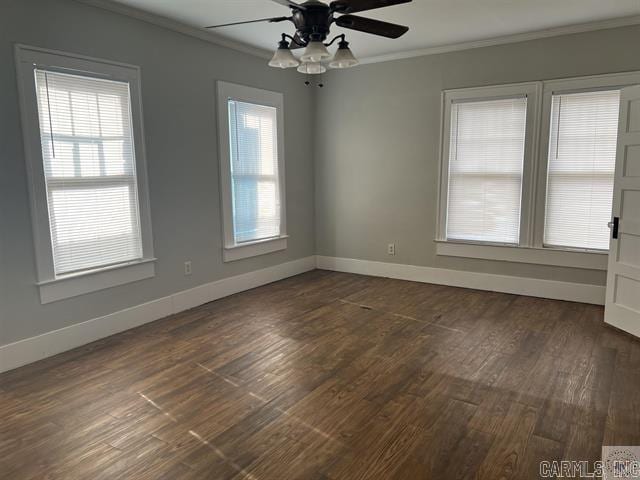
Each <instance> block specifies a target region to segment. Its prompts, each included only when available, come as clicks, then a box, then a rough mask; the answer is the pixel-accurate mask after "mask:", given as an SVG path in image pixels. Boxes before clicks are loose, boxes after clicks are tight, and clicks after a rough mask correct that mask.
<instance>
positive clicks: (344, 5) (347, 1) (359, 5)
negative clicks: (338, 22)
mask: <svg viewBox="0 0 640 480" xmlns="http://www.w3.org/2000/svg"><path fill="white" fill-rule="evenodd" d="M411 1H412V0H335V1H334V2H331V5H330V7H331V11H332V12H337V13H356V12H364V11H365V10H373V9H375V8H382V7H390V6H392V5H399V4H401V3H409V2H411Z"/></svg>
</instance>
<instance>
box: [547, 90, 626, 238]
mask: <svg viewBox="0 0 640 480" xmlns="http://www.w3.org/2000/svg"><path fill="white" fill-rule="evenodd" d="M619 104H620V91H619V90H610V91H594V92H581V93H568V94H558V95H553V98H552V104H551V130H550V138H549V161H548V167H547V202H546V215H545V220H546V222H545V230H544V243H545V245H548V246H554V247H571V248H583V249H599V250H607V249H608V248H609V229H608V228H607V222H608V221H609V220H610V216H611V207H612V200H613V179H614V171H615V163H616V142H617V132H618V108H619Z"/></svg>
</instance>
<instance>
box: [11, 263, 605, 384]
mask: <svg viewBox="0 0 640 480" xmlns="http://www.w3.org/2000/svg"><path fill="white" fill-rule="evenodd" d="M316 267H317V268H320V269H323V270H334V271H338V272H348V273H357V274H361V275H371V276H376V277H389V278H397V279H401V280H411V281H415V282H423V283H435V284H439V285H451V286H455V287H464V288H474V289H478V290H489V291H495V292H504V293H513V294H518V295H529V296H532V297H543V298H552V299H557V300H568V301H573V302H582V303H593V304H596V305H604V299H605V287H603V286H599V285H589V284H582V283H570V282H559V281H555V280H539V279H535V278H525V277H514V276H509V275H495V274H486V273H477V272H467V271H461V270H448V269H444V268H432V267H420V266H416V265H403V264H397V263H385V262H374V261H368V260H357V259H353V258H336V257H323V256H310V257H306V258H301V259H299V260H293V261H291V262H287V263H283V264H280V265H276V266H273V267H268V268H265V269H262V270H257V271H254V272H249V273H245V274H242V275H237V276H235V277H229V278H224V279H222V280H218V281H215V282H211V283H207V284H205V285H200V286H198V287H195V288H191V289H189V290H184V291H182V292H178V293H174V294H173V295H169V296H167V297H163V298H159V299H157V300H152V301H151V302H147V303H143V304H141V305H136V306H135V307H131V308H127V309H125V310H120V311H118V312H115V313H111V314H109V315H105V316H103V317H99V318H94V319H92V320H88V321H86V322H82V323H78V324H76V325H71V326H69V327H65V328H61V329H59V330H54V331H52V332H47V333H44V334H42V335H38V336H36V337H31V338H26V339H24V340H20V341H18V342H15V343H10V344H8V345H4V346H0V372H5V371H8V370H13V369H14V368H18V367H20V366H22V365H26V364H29V363H32V362H35V361H38V360H42V359H43V358H47V357H51V356H53V355H57V354H58V353H62V352H65V351H67V350H71V349H73V348H76V347H79V346H82V345H86V344H88V343H91V342H93V341H95V340H99V339H101V338H105V337H108V336H110V335H114V334H116V333H119V332H122V331H125V330H129V329H131V328H135V327H138V326H140V325H143V324H145V323H149V322H153V321H154V320H158V319H160V318H164V317H166V316H168V315H172V314H174V313H179V312H182V311H184V310H188V309H190V308H193V307H197V306H198V305H202V304H204V303H207V302H211V301H214V300H217V299H219V298H222V297H226V296H228V295H233V294H234V293H239V292H242V291H245V290H249V289H251V288H255V287H259V286H261V285H265V284H267V283H271V282H275V281H277V280H282V279H283V278H287V277H291V276H293V275H298V274H300V273H304V272H307V271H310V270H313V269H314V268H316Z"/></svg>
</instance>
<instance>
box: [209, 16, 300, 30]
mask: <svg viewBox="0 0 640 480" xmlns="http://www.w3.org/2000/svg"><path fill="white" fill-rule="evenodd" d="M285 20H289V17H274V18H259V19H257V20H245V21H243V22H232V23H222V24H220V25H210V26H208V27H204V28H220V27H230V26H232V25H244V24H245V23H258V22H269V23H276V22H284V21H285Z"/></svg>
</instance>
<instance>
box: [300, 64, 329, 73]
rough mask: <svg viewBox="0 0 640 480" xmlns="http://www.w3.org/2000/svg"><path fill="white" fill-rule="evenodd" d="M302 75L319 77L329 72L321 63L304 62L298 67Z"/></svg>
mask: <svg viewBox="0 0 640 480" xmlns="http://www.w3.org/2000/svg"><path fill="white" fill-rule="evenodd" d="M298 71H299V72H300V73H306V74H308V75H318V74H320V73H324V72H326V71H327V69H326V67H325V66H324V65H322V64H321V63H319V62H302V63H301V64H300V66H299V67H298Z"/></svg>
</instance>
